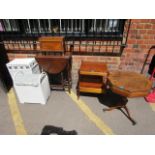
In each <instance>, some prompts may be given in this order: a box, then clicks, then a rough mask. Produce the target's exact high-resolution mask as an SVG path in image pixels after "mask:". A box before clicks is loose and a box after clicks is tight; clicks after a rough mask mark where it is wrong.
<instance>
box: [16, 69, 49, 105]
mask: <svg viewBox="0 0 155 155" xmlns="http://www.w3.org/2000/svg"><path fill="white" fill-rule="evenodd" d="M14 88H15V91H16V95H17V97H18V100H19V102H20V103H41V104H46V102H47V99H48V97H49V96H50V85H49V80H48V76H47V74H46V73H45V72H42V73H41V74H24V73H23V72H18V73H16V74H15V76H14Z"/></svg>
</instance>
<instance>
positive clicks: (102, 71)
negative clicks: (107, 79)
mask: <svg viewBox="0 0 155 155" xmlns="http://www.w3.org/2000/svg"><path fill="white" fill-rule="evenodd" d="M80 74H81V75H96V76H107V74H108V69H107V65H106V64H105V63H103V62H89V61H82V63H81V67H80Z"/></svg>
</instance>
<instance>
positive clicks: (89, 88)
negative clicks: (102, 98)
mask: <svg viewBox="0 0 155 155" xmlns="http://www.w3.org/2000/svg"><path fill="white" fill-rule="evenodd" d="M78 91H79V92H86V93H103V92H104V89H103V84H102V83H93V82H79V85H78Z"/></svg>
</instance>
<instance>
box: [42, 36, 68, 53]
mask: <svg viewBox="0 0 155 155" xmlns="http://www.w3.org/2000/svg"><path fill="white" fill-rule="evenodd" d="M39 42H40V50H42V51H52V52H63V53H64V51H65V48H64V37H40V38H39Z"/></svg>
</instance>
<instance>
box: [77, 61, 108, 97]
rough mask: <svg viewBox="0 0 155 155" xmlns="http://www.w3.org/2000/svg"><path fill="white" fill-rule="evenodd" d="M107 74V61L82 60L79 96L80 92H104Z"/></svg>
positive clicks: (78, 88) (78, 85)
mask: <svg viewBox="0 0 155 155" xmlns="http://www.w3.org/2000/svg"><path fill="white" fill-rule="evenodd" d="M107 75H108V70H107V65H106V64H105V63H103V62H88V61H82V63H81V67H80V70H79V80H78V84H77V96H78V98H79V96H80V93H97V94H101V93H103V92H104V87H105V82H106V79H107Z"/></svg>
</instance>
